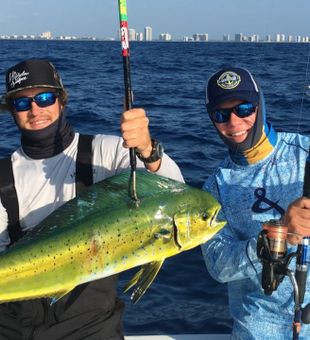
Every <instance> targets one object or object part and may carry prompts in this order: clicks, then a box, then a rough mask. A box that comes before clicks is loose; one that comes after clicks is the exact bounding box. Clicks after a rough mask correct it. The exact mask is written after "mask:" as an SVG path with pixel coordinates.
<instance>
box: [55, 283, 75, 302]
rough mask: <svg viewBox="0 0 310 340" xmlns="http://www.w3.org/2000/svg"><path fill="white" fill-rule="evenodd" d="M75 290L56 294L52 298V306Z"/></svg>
mask: <svg viewBox="0 0 310 340" xmlns="http://www.w3.org/2000/svg"><path fill="white" fill-rule="evenodd" d="M73 289H74V287H73V288H72V289H69V290H64V291H60V292H58V293H57V294H54V296H53V297H51V300H50V306H52V305H53V304H54V303H56V302H57V301H58V300H60V299H61V298H62V297H64V296H65V295H67V294H68V293H70V292H71V291H72V290H73Z"/></svg>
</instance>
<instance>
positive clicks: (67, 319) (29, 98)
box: [0, 59, 183, 340]
mask: <svg viewBox="0 0 310 340" xmlns="http://www.w3.org/2000/svg"><path fill="white" fill-rule="evenodd" d="M6 87H7V91H6V94H5V96H4V102H5V103H4V105H5V106H6V107H7V109H8V110H9V111H10V112H11V114H12V116H13V118H14V120H15V122H16V124H17V126H18V128H19V130H20V132H21V147H20V148H18V149H17V150H16V151H15V152H14V153H13V154H12V155H11V157H10V158H9V159H8V160H5V163H2V165H1V167H2V169H1V170H2V175H0V198H1V203H0V250H4V249H5V248H6V247H8V246H10V244H12V243H14V242H15V241H17V240H18V239H19V238H20V237H21V236H22V235H23V234H24V233H25V232H26V231H27V230H29V229H31V228H33V227H34V226H36V225H37V224H38V223H39V222H40V221H42V220H43V219H44V218H45V217H46V216H48V215H49V214H50V213H51V212H53V211H54V210H55V209H57V208H58V207H60V206H61V205H63V204H64V203H65V202H67V201H69V200H70V199H72V198H74V197H75V195H76V194H78V193H79V192H81V191H82V190H83V189H84V188H85V187H86V186H88V185H90V184H92V183H95V182H98V181H100V180H103V179H105V178H107V177H110V176H113V175H115V174H117V173H119V172H121V171H124V170H125V169H127V168H128V167H129V155H128V154H129V153H128V148H129V147H132V148H135V149H136V151H137V155H138V157H139V160H138V162H137V166H138V167H143V168H144V167H145V168H147V169H148V170H150V171H153V172H156V173H158V174H161V175H164V176H165V175H166V176H169V177H170V178H174V179H176V180H179V181H183V178H182V175H181V172H180V170H179V168H178V167H177V165H176V164H175V163H174V162H173V161H172V160H171V159H170V158H169V157H168V156H167V155H166V154H164V153H163V151H162V148H161V145H160V143H159V142H158V141H156V140H153V139H151V137H150V133H149V129H148V118H147V117H146V114H145V111H144V110H143V109H132V110H129V111H126V112H124V113H123V116H122V123H121V131H122V137H123V138H119V137H116V136H105V135H96V136H83V135H80V134H78V133H75V132H74V130H73V128H72V126H71V125H70V123H69V122H68V121H67V120H66V117H65V114H64V107H65V105H66V102H67V93H66V90H65V89H64V86H63V84H62V81H61V78H60V76H59V74H58V73H57V71H56V70H55V67H54V66H53V65H52V63H50V62H48V61H46V60H38V59H31V60H26V61H23V62H21V63H19V64H17V65H15V66H13V67H11V68H10V69H9V70H8V71H7V73H6ZM4 166H5V167H6V170H4ZM3 173H5V176H3ZM116 284H117V276H112V277H108V278H105V279H101V280H97V281H93V282H91V283H88V284H85V285H81V286H79V287H77V288H76V289H75V290H74V291H73V292H71V293H70V294H67V295H66V296H64V297H63V298H62V299H60V300H59V301H57V302H56V303H55V304H53V305H52V306H50V303H49V301H47V300H45V299H38V300H30V301H21V302H14V303H8V304H0V339H1V340H2V339H3V340H18V339H23V340H24V339H25V340H26V339H33V340H34V339H35V340H43V339H44V340H49V339H51V340H57V339H64V340H78V339H85V340H86V339H89V340H97V339H111V340H112V339H115V340H116V339H123V335H122V323H121V316H122V310H123V303H122V302H121V301H120V300H119V299H118V298H117V295H116Z"/></svg>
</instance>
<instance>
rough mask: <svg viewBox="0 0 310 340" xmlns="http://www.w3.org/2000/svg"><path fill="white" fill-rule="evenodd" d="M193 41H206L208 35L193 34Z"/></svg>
mask: <svg viewBox="0 0 310 340" xmlns="http://www.w3.org/2000/svg"><path fill="white" fill-rule="evenodd" d="M193 40H194V41H208V40H209V35H208V33H204V34H200V33H195V34H193Z"/></svg>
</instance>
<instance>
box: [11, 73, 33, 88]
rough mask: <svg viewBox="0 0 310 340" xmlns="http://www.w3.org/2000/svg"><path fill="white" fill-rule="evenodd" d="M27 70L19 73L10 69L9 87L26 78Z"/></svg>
mask: <svg viewBox="0 0 310 340" xmlns="http://www.w3.org/2000/svg"><path fill="white" fill-rule="evenodd" d="M28 75H29V72H26V71H23V72H21V73H19V72H16V71H12V72H11V73H10V74H9V83H10V87H11V88H13V87H14V86H15V85H16V84H20V83H21V82H22V81H23V80H27V76H28Z"/></svg>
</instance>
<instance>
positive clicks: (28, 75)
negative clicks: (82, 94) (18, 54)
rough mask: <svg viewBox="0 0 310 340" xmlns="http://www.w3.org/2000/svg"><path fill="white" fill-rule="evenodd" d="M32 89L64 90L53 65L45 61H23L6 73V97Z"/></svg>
mask: <svg viewBox="0 0 310 340" xmlns="http://www.w3.org/2000/svg"><path fill="white" fill-rule="evenodd" d="M33 87H47V88H55V89H60V90H63V89H64V87H63V83H62V80H61V77H60V76H59V74H58V72H57V71H56V69H55V67H54V65H53V64H52V63H51V62H49V61H47V60H43V59H29V60H25V61H22V62H21V63H19V64H17V65H15V66H13V67H11V68H10V69H8V70H7V71H6V94H5V96H6V97H8V96H10V95H11V94H13V93H15V92H17V91H21V90H24V89H27V88H33Z"/></svg>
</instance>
